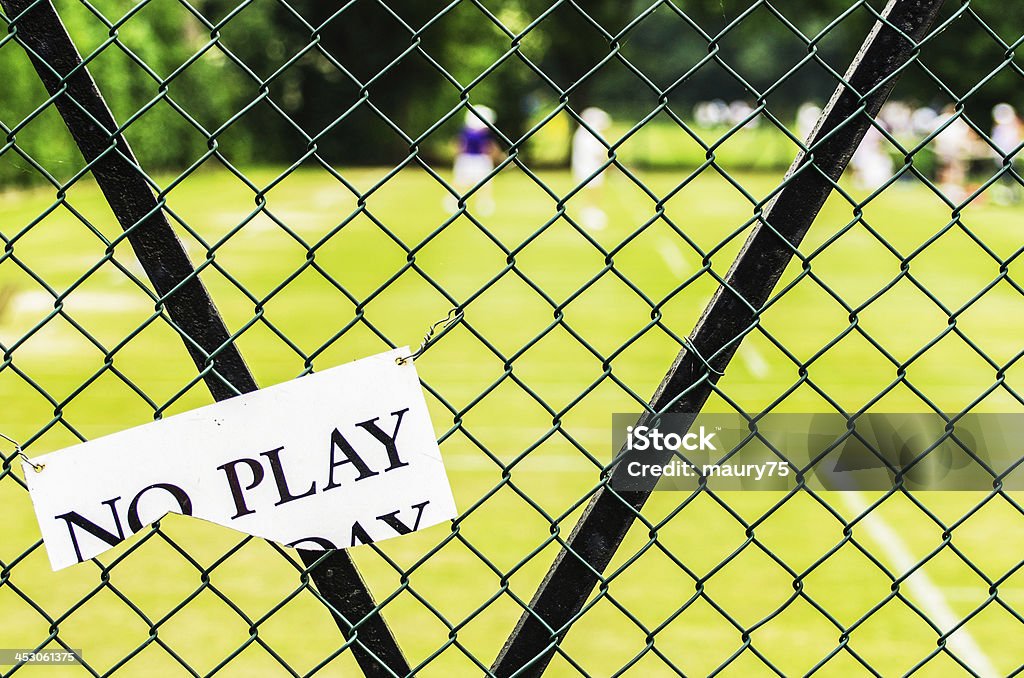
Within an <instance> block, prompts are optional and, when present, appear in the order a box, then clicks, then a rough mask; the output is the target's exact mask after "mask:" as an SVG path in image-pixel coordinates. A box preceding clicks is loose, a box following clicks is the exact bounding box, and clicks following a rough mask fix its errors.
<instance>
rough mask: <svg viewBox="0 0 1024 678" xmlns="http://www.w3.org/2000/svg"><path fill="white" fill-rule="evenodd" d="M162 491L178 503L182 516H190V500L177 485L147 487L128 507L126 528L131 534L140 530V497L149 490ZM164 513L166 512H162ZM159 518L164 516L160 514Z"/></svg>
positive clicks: (157, 484) (164, 484)
mask: <svg viewBox="0 0 1024 678" xmlns="http://www.w3.org/2000/svg"><path fill="white" fill-rule="evenodd" d="M158 489H159V490H163V491H164V492H166V493H167V494H169V495H171V496H172V497H174V500H175V501H176V502H178V508H179V509H180V511H179V513H181V515H183V516H190V515H192V499H191V498H190V497H189V496H188V494H186V493H185V490H183V489H181V488H180V487H178V486H177V485H171V484H170V483H156V484H153V485H150V486H149V487H147V488H145V489H143V490H141V491H140V492H139V493H138V494H137V495H135V498H134V499H132V503H131V504H129V505H128V527H129V528H130V529H131V531H132V534H135V533H136V532H138V531H139V530H141V529H142V520H140V519H139V501H140V500H141V499H142V495H144V494H146V493H147V492H149V491H150V490H158ZM164 513H166V511H165V512H164ZM160 515H161V516H163V515H164V514H163V513H161V514H160Z"/></svg>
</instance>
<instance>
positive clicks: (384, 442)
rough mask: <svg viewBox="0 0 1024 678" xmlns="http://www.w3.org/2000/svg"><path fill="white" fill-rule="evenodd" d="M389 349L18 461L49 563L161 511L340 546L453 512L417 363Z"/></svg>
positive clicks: (63, 561) (83, 551) (314, 546)
mask: <svg viewBox="0 0 1024 678" xmlns="http://www.w3.org/2000/svg"><path fill="white" fill-rule="evenodd" d="M399 355H408V349H407V348H406V349H397V350H395V351H390V352H388V353H382V354H380V355H375V356H371V357H369V358H364V359H362V360H357V361H356V362H352V363H348V364H346V365H341V366H339V367H335V368H332V369H329V370H325V371H323V372H318V373H316V374H311V375H309V376H306V377H302V378H300V379H296V380H294V381H290V382H287V383H284V384H279V385H277V386H271V387H269V388H265V389H261V390H259V391H255V392H253V393H249V394H246V395H241V396H238V397H235V398H232V399H230V400H225V401H223V402H220V403H216V404H214V405H209V406H207V407H201V408H199V409H197V410H193V411H191V412H185V413H183V414H179V415H175V416H173V417H168V418H167V419H163V420H161V421H155V422H153V423H150V424H145V425H143V426H139V427H136V428H133V429H129V430H127V431H122V432H120V433H115V434H112V435H109V436H106V437H103V438H97V439H96V440H92V441H89V442H87V443H83V444H81V445H76V446H74V447H69V448H67V449H63V450H59V451H57V452H52V453H50V454H44V455H41V456H39V457H36V458H34V459H33V460H32V463H33V464H36V465H42V466H43V469H42V470H41V471H39V472H36V471H35V470H33V467H32V465H30V464H28V463H26V464H25V465H24V469H25V478H26V480H27V481H28V487H29V491H30V493H31V495H32V503H33V504H34V506H35V512H36V517H37V518H38V520H39V527H40V529H41V530H42V533H43V541H44V543H45V544H46V552H47V553H48V554H49V556H50V563H51V565H52V566H53V569H54V570H58V569H61V568H63V567H67V566H68V565H73V564H75V563H79V562H82V561H83V560H88V559H89V558H92V557H93V556H96V555H99V554H100V553H102V552H104V551H106V550H107V549H109V548H111V547H112V546H115V545H116V544H117V543H119V542H121V541H123V540H124V539H126V538H128V537H130V536H131V535H133V534H135V533H137V532H139V531H140V530H142V529H143V528H145V527H146V526H147V525H149V524H150V523H152V522H154V521H156V520H159V519H160V518H161V517H163V516H164V515H165V514H167V513H180V514H184V515H191V516H195V517H197V518H203V519H204V520H208V521H210V522H214V523H217V524H218V525H224V526H226V527H230V528H232V529H235V530H238V531H240V532H245V533H247V534H252V535H255V536H257V537H264V538H266V539H271V540H273V541H276V542H278V543H280V544H283V545H286V546H297V547H299V548H305V549H311V550H322V549H327V548H347V547H349V546H355V545H358V544H363V543H369V542H371V541H379V540H381V539H387V538H389V537H394V536H397V535H399V534H406V533H408V532H411V531H413V530H418V529H422V528H425V527H429V526H431V525H436V524H437V523H440V522H442V521H445V520H448V519H451V518H453V517H455V515H456V510H455V501H454V499H453V498H452V492H451V487H450V486H449V484H448V477H447V475H446V474H445V469H444V466H443V464H442V462H441V453H440V451H439V450H438V448H437V442H436V440H435V438H434V430H433V427H432V426H431V423H430V417H429V414H428V412H427V405H426V402H425V401H424V399H423V392H422V391H421V389H420V383H419V378H418V377H417V375H416V368H415V367H414V366H413V363H412V362H411V361H410V362H406V363H405V364H404V365H397V364H395V358H396V357H397V356H399Z"/></svg>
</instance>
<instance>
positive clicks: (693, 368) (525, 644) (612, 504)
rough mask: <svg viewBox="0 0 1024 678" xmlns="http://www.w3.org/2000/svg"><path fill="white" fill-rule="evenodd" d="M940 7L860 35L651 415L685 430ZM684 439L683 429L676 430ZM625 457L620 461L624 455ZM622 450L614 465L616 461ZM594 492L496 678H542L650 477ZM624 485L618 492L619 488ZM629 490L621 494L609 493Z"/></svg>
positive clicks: (897, 2)
mask: <svg viewBox="0 0 1024 678" xmlns="http://www.w3.org/2000/svg"><path fill="white" fill-rule="evenodd" d="M942 3H943V0H891V1H890V2H889V3H888V5H887V6H886V7H885V9H884V10H883V11H882V14H881V17H882V19H881V20H880V21H878V22H876V24H875V26H874V28H873V29H872V30H871V32H870V33H869V34H868V37H867V39H866V40H865V41H864V44H863V45H862V46H861V49H860V51H859V52H858V54H857V56H856V57H855V58H854V60H853V63H852V64H851V66H850V68H849V69H848V70H847V72H846V75H845V77H844V81H843V82H842V83H841V84H840V86H839V87H838V88H837V89H836V91H835V93H834V94H833V95H832V99H831V100H830V101H829V103H828V105H827V106H826V107H825V110H824V111H823V112H822V114H821V117H820V118H819V120H818V125H817V127H816V128H815V130H814V132H812V133H811V137H810V139H809V140H808V142H807V146H808V148H809V151H807V152H803V151H802V152H801V153H799V154H798V155H797V157H796V160H794V161H793V164H792V166H791V167H790V168H789V171H788V172H787V173H786V177H785V179H784V180H783V188H782V189H781V190H780V191H779V193H778V194H777V195H776V196H775V198H774V199H773V200H772V201H771V202H770V203H769V204H768V206H767V207H766V209H765V210H764V213H763V216H762V217H761V219H760V221H759V223H758V224H757V225H756V226H755V227H754V229H753V231H752V232H751V234H750V236H749V237H748V238H747V241H746V243H744V245H743V248H742V249H741V250H740V253H739V254H738V255H737V257H736V260H735V261H734V262H733V265H732V267H731V268H730V270H729V273H728V274H727V275H726V278H725V282H724V283H723V284H722V285H721V286H719V288H718V290H717V291H716V293H715V295H714V297H712V299H711V301H710V302H709V303H708V306H707V308H706V309H705V310H704V313H703V315H702V316H701V318H700V320H698V321H697V326H696V328H695V329H694V330H693V333H692V334H691V335H690V338H689V346H688V347H687V348H684V349H683V350H682V351H681V352H680V353H679V355H678V356H677V357H676V360H675V362H674V363H673V364H672V367H671V368H670V369H669V371H668V374H666V375H665V378H664V379H663V380H662V382H661V384H660V386H658V389H657V390H656V391H655V393H654V396H653V397H652V398H651V401H650V410H651V411H650V412H646V413H645V414H644V415H643V416H641V418H640V421H639V422H638V425H643V424H648V423H649V422H650V420H651V419H653V418H654V415H653V414H652V413H651V412H655V413H663V412H672V413H679V414H689V416H690V420H689V422H687V424H686V426H687V427H689V425H690V424H691V423H692V421H693V419H694V418H695V417H696V414H695V413H697V412H699V411H700V410H701V408H702V407H703V406H704V403H705V402H706V401H707V399H708V396H709V395H710V394H711V391H712V389H713V388H714V385H715V383H716V382H717V381H718V378H719V376H720V375H721V374H722V373H724V372H725V368H726V366H727V365H728V364H729V361H730V360H731V359H732V356H733V354H734V353H735V352H736V348H737V347H738V346H739V343H740V341H742V339H743V337H744V336H745V335H746V334H747V333H748V332H749V331H750V330H751V329H753V327H755V326H756V323H757V322H758V317H759V314H760V312H761V309H762V308H763V306H764V304H765V302H766V301H767V300H768V297H769V295H770V294H771V292H772V290H773V289H774V287H775V285H776V284H777V283H778V282H779V279H780V278H781V277H782V273H783V270H784V269H785V268H786V266H787V264H788V263H789V262H790V260H791V259H792V257H793V254H794V253H795V252H796V248H797V246H798V245H799V244H800V241H801V240H802V239H803V237H804V234H806V233H807V230H808V229H809V228H810V226H811V223H812V222H813V221H814V219H815V217H816V216H817V214H818V212H819V211H820V210H821V207H822V205H824V203H825V200H826V199H827V198H828V196H829V194H830V193H831V192H832V189H833V188H834V185H835V182H837V181H838V180H839V177H840V175H842V173H843V170H845V169H846V165H847V164H848V163H849V161H850V158H851V157H852V156H853V153H854V151H855V150H856V149H857V146H859V145H860V142H861V140H862V139H863V138H864V134H865V133H866V132H867V129H868V127H869V125H870V124H871V119H873V118H874V117H875V115H877V114H878V111H879V109H880V108H881V107H882V104H883V103H884V102H885V100H886V98H888V96H889V93H890V92H891V91H892V88H893V86H894V85H895V84H896V80H897V78H898V76H899V73H900V71H901V69H902V68H903V67H904V66H905V65H906V64H908V63H909V62H910V60H911V59H912V58H913V57H914V55H915V53H916V50H917V47H918V44H919V43H920V41H921V40H923V39H924V37H925V36H926V35H927V34H928V31H929V30H930V28H931V26H932V24H933V23H934V21H935V18H936V17H937V15H938V12H939V9H940V8H941V6H942ZM680 433H682V431H680ZM622 452H624V451H622ZM622 452H620V456H621V454H622ZM645 455H646V456H645V462H646V461H649V462H650V463H651V464H664V463H667V462H668V461H669V458H670V457H671V452H669V453H664V454H663V455H662V456H663V458H661V459H659V458H658V453H656V452H647V453H645ZM610 473H611V478H610V480H609V481H608V482H606V483H605V484H604V485H602V487H601V488H600V489H599V490H598V491H597V492H596V493H595V494H594V496H593V497H592V498H591V500H590V502H589V503H588V504H587V507H586V508H585V509H584V512H583V515H582V516H581V517H580V520H579V522H578V523H577V524H576V527H575V528H574V529H573V531H572V534H571V535H570V536H569V540H568V542H567V544H566V545H565V547H564V548H563V549H562V550H561V551H560V552H559V554H558V555H557V556H556V558H555V561H554V563H553V564H552V565H551V568H550V570H549V571H548V573H547V575H546V576H545V578H544V580H543V581H542V582H541V584H540V587H539V588H538V590H537V592H536V594H534V597H533V600H532V601H531V602H530V605H529V607H528V608H527V610H526V611H525V612H524V613H523V615H522V617H521V618H520V620H519V623H518V624H517V625H516V627H515V629H514V630H513V631H512V635H511V636H510V637H509V639H508V641H507V642H506V643H505V646H504V647H503V648H502V650H501V653H500V654H499V655H498V658H497V659H496V660H495V663H494V666H493V667H492V669H491V670H492V672H493V674H494V675H495V676H498V677H500V678H504V677H506V676H517V677H525V676H540V675H541V674H542V673H543V672H544V670H545V669H546V668H547V665H548V663H549V662H550V661H551V658H552V656H553V655H554V652H555V649H556V647H557V646H558V643H559V642H560V641H561V639H562V638H563V637H564V636H565V634H566V633H567V632H568V630H569V627H570V626H571V625H572V623H573V622H575V621H576V619H577V617H578V615H579V614H580V611H581V610H582V609H583V606H584V604H585V603H586V601H587V598H588V597H589V596H590V593H591V591H593V589H594V586H595V585H596V584H597V581H598V580H599V579H600V577H601V573H602V572H604V570H605V568H606V567H607V566H608V563H609V562H610V561H611V559H612V556H613V555H614V554H615V551H616V549H617V548H618V547H619V544H621V543H622V540H623V539H624V538H625V536H626V533H627V531H628V530H629V528H630V526H631V525H632V524H633V521H634V520H635V519H636V517H637V516H638V515H639V513H640V510H641V509H642V508H643V505H644V503H646V501H647V499H648V497H649V496H650V493H651V491H652V490H653V489H654V485H655V484H656V481H657V478H654V477H648V478H647V479H633V478H629V479H628V482H627V481H626V480H625V475H626V474H625V468H624V467H623V466H622V465H616V466H614V467H613V468H612V469H611V471H610ZM617 479H618V480H621V481H622V482H621V483H616V480H617ZM613 487H628V488H629V489H628V490H622V489H618V490H616V489H613Z"/></svg>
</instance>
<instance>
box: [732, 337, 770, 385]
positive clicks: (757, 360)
mask: <svg viewBox="0 0 1024 678" xmlns="http://www.w3.org/2000/svg"><path fill="white" fill-rule="evenodd" d="M739 353H740V360H742V361H743V364H744V365H746V367H747V369H748V370H749V371H750V373H751V374H752V375H754V377H755V378H756V379H763V378H764V377H767V376H768V373H769V372H771V368H769V367H768V361H767V360H765V359H764V356H763V355H761V352H760V351H758V350H757V348H755V347H754V346H752V345H750V344H740V350H739Z"/></svg>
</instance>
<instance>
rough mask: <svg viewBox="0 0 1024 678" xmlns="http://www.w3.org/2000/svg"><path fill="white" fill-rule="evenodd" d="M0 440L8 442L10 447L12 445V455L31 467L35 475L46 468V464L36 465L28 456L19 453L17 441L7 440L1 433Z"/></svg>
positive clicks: (19, 447) (19, 446) (19, 448)
mask: <svg viewBox="0 0 1024 678" xmlns="http://www.w3.org/2000/svg"><path fill="white" fill-rule="evenodd" d="M0 438H3V439H4V440H6V441H7V442H9V443H10V444H11V445H14V453H15V454H16V455H18V456H19V457H21V460H22V461H24V462H25V463H26V464H28V465H29V466H31V467H32V468H33V469H34V470H35V472H36V473H39V472H40V471H42V470H43V469H44V468H46V464H37V463H35V462H34V461H32V460H31V459H29V458H28V455H27V454H25V453H24V452H22V451H21V445H19V444H18V443H17V441H16V440H14V439H13V438H8V437H7V436H5V435H4V434H3V433H0Z"/></svg>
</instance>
